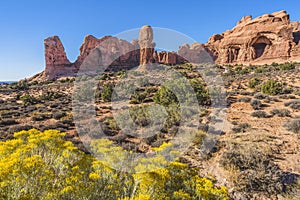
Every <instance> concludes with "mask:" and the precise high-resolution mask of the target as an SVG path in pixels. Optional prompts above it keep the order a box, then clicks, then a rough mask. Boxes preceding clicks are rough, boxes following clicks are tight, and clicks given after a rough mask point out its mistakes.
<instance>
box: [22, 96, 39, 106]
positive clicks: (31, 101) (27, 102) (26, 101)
mask: <svg viewBox="0 0 300 200" xmlns="http://www.w3.org/2000/svg"><path fill="white" fill-rule="evenodd" d="M20 99H21V100H22V102H23V103H24V105H34V104H37V103H39V102H40V101H39V100H38V99H37V98H35V97H33V96H31V95H29V94H26V95H24V96H21V98H20Z"/></svg>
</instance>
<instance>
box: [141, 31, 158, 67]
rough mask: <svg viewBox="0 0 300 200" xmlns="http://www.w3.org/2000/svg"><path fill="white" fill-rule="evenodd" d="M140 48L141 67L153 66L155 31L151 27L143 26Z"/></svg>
mask: <svg viewBox="0 0 300 200" xmlns="http://www.w3.org/2000/svg"><path fill="white" fill-rule="evenodd" d="M139 46H140V65H145V64H151V63H154V62H155V58H154V56H155V52H154V47H155V43H154V42H153V30H152V28H151V26H148V25H146V26H143V27H142V28H141V30H140V35H139Z"/></svg>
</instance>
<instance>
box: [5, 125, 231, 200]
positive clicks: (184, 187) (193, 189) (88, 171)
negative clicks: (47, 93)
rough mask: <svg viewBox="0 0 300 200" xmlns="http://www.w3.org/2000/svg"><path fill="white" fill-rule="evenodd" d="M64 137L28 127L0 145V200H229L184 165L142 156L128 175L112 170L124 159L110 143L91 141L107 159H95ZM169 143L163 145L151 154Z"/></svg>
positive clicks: (194, 170)
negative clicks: (114, 165)
mask: <svg viewBox="0 0 300 200" xmlns="http://www.w3.org/2000/svg"><path fill="white" fill-rule="evenodd" d="M64 135H65V134H63V133H61V132H59V131H55V130H48V131H44V132H40V131H37V130H35V129H32V130H29V131H21V132H18V133H15V134H14V137H15V139H13V140H8V141H6V142H0V169H1V170H0V199H24V200H25V199H31V200H35V199H36V200H37V199H42V200H48V199H49V200H68V199H78V200H85V199H119V200H129V199H135V200H138V199H145V200H150V199H158V200H163V199H204V200H210V199H212V200H214V199H215V200H217V199H223V200H226V199H229V198H228V192H227V189H226V188H225V187H217V186H215V185H214V183H213V182H212V181H210V180H209V179H206V178H202V177H200V176H199V175H198V171H197V170H196V169H193V168H189V167H188V166H187V165H186V164H183V163H180V162H170V163H167V161H166V160H165V159H164V158H163V157H153V158H143V159H141V160H140V162H139V163H140V164H139V165H137V166H136V167H132V168H130V170H131V171H132V172H130V173H129V172H128V173H127V172H123V171H119V170H116V169H113V168H110V166H111V165H110V164H109V163H110V161H113V162H116V163H124V160H126V159H125V158H126V156H128V153H125V151H124V150H123V149H122V148H121V147H117V146H115V145H114V144H113V142H111V141H109V140H107V139H100V140H96V141H94V142H92V144H91V148H92V149H93V151H94V152H95V154H96V155H97V157H98V158H105V159H99V160H98V159H96V158H94V157H93V156H92V155H90V154H84V153H83V152H81V151H79V150H78V149H77V148H76V147H75V146H74V145H73V144H72V143H71V142H67V141H64V140H62V137H64ZM170 145H171V144H169V143H163V144H162V145H161V146H160V147H158V148H153V151H155V152H157V153H159V152H161V151H165V149H167V148H169V147H170ZM122 166H123V167H126V166H125V165H122ZM159 166H165V167H164V168H161V167H159ZM128 167H129V166H128ZM149 169H150V170H151V172H149Z"/></svg>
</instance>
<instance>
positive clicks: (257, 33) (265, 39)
mask: <svg viewBox="0 0 300 200" xmlns="http://www.w3.org/2000/svg"><path fill="white" fill-rule="evenodd" d="M295 27H296V25H295V24H293V23H291V22H290V18H289V15H288V14H287V13H286V12H285V11H280V12H275V13H273V14H265V15H263V16H260V17H257V18H255V19H252V17H251V16H246V17H243V18H242V19H241V20H240V21H239V22H238V23H237V25H236V27H234V28H233V29H232V30H229V31H225V32H224V33H222V34H217V35H213V36H212V37H211V38H210V39H209V41H208V42H207V43H206V47H207V48H208V49H209V50H210V51H211V52H212V54H213V55H214V57H215V58H216V63H218V64H229V63H233V64H235V63H238V64H249V63H254V64H255V63H263V64H265V63H271V62H286V61H290V60H297V59H296V57H297V56H298V55H299V50H298V49H299V47H298V45H297V44H296V43H297V40H298V41H299V39H297V38H299V32H298V33H297V28H295Z"/></svg>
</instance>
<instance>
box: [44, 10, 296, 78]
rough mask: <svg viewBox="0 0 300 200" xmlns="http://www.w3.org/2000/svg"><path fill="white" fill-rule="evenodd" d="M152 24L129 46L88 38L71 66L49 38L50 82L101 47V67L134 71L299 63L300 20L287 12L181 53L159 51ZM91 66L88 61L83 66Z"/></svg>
mask: <svg viewBox="0 0 300 200" xmlns="http://www.w3.org/2000/svg"><path fill="white" fill-rule="evenodd" d="M153 40H154V35H153V30H152V28H151V26H148V25H147V26H143V27H142V28H141V30H140V34H139V38H138V39H137V40H134V41H132V42H131V43H130V42H128V41H125V40H121V39H118V38H116V37H112V36H105V37H102V38H100V39H98V38H95V37H94V36H91V35H89V36H86V37H85V38H84V41H83V44H82V45H81V47H80V55H79V56H78V58H77V60H76V61H75V62H74V63H71V62H70V61H69V60H68V58H67V55H66V53H65V50H64V47H63V45H62V42H61V41H60V39H59V38H58V37H57V36H53V37H49V38H47V39H45V42H44V45H45V60H46V69H45V71H44V73H43V75H44V76H45V77H46V79H57V78H59V77H63V76H74V75H76V73H77V72H78V70H80V68H81V67H82V64H83V63H84V61H85V60H86V58H87V57H88V56H89V55H90V53H91V52H92V51H93V50H95V49H97V52H98V53H97V56H98V57H99V62H100V60H101V63H98V65H99V67H100V66H102V67H104V68H105V69H106V68H109V69H110V70H121V69H130V68H132V67H135V66H138V65H149V64H150V65H151V64H152V63H161V64H170V65H175V64H180V63H184V62H191V63H207V62H210V63H211V62H214V61H215V62H216V63H217V64H222V65H223V64H269V63H272V62H277V63H283V62H287V61H298V62H300V42H299V41H300V21H299V22H291V21H290V17H289V15H288V14H287V13H286V12H285V11H280V12H275V13H273V14H265V15H263V16H260V17H257V18H255V19H253V18H252V17H251V16H245V17H243V18H242V19H241V20H240V21H239V22H238V23H237V25H236V26H235V27H234V28H233V29H232V30H228V31H225V32H224V33H222V34H215V35H213V36H211V37H210V38H209V40H208V42H207V43H206V44H200V43H195V44H192V45H188V44H184V45H182V46H180V47H179V49H178V51H177V52H157V51H155V43H154V42H153ZM85 63H86V64H87V65H88V64H89V62H87V61H86V62H85Z"/></svg>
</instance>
